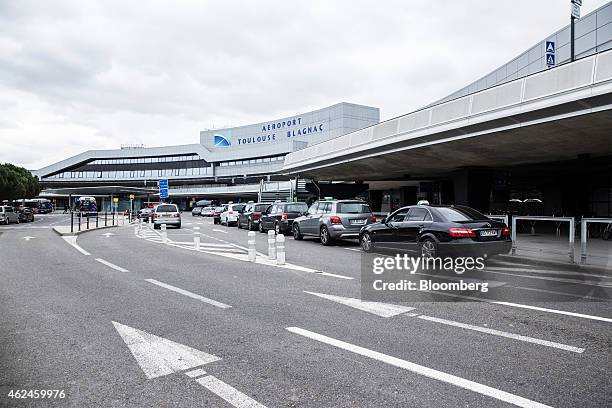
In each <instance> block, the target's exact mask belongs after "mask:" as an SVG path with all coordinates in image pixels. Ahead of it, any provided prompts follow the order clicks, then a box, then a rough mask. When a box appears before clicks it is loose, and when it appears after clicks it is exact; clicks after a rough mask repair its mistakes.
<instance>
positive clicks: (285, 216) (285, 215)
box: [281, 213, 289, 221]
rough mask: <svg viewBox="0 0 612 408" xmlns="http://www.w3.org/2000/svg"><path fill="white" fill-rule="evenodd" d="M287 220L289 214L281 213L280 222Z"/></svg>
mask: <svg viewBox="0 0 612 408" xmlns="http://www.w3.org/2000/svg"><path fill="white" fill-rule="evenodd" d="M288 219H289V214H287V213H282V214H281V220H283V221H286V220H288Z"/></svg>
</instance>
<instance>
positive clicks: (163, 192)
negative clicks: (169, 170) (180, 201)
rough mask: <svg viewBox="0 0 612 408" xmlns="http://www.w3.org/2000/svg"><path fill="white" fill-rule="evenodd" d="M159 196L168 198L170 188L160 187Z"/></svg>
mask: <svg viewBox="0 0 612 408" xmlns="http://www.w3.org/2000/svg"><path fill="white" fill-rule="evenodd" d="M159 198H168V189H167V188H160V189H159Z"/></svg>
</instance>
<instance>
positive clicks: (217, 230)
mask: <svg viewBox="0 0 612 408" xmlns="http://www.w3.org/2000/svg"><path fill="white" fill-rule="evenodd" d="M213 231H215V232H222V233H223V234H227V231H223V230H220V229H213Z"/></svg>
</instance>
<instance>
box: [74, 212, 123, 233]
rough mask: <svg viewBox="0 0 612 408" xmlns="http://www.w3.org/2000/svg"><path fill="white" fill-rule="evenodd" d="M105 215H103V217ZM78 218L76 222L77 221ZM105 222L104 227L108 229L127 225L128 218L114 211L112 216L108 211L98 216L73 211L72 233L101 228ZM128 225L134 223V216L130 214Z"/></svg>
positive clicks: (97, 214)
mask: <svg viewBox="0 0 612 408" xmlns="http://www.w3.org/2000/svg"><path fill="white" fill-rule="evenodd" d="M102 214H103V215H102ZM75 218H76V220H75ZM102 221H104V226H105V227H108V225H109V223H110V225H125V222H126V217H125V215H124V214H123V213H121V214H120V213H117V212H115V211H112V212H111V213H110V214H109V213H108V212H107V211H104V213H100V212H98V213H96V215H90V214H88V213H84V212H77V211H71V212H70V232H71V233H74V230H75V228H76V230H77V231H78V232H80V231H82V230H85V231H87V230H88V229H90V228H94V223H95V228H99V226H100V224H101V223H102ZM127 221H128V223H131V222H132V214H131V213H128V215H127Z"/></svg>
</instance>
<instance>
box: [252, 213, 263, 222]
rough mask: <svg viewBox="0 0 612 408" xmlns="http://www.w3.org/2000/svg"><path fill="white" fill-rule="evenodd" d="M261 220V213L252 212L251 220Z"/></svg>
mask: <svg viewBox="0 0 612 408" xmlns="http://www.w3.org/2000/svg"><path fill="white" fill-rule="evenodd" d="M260 218H261V213H260V212H254V213H252V214H251V219H252V220H258V219H260Z"/></svg>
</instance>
